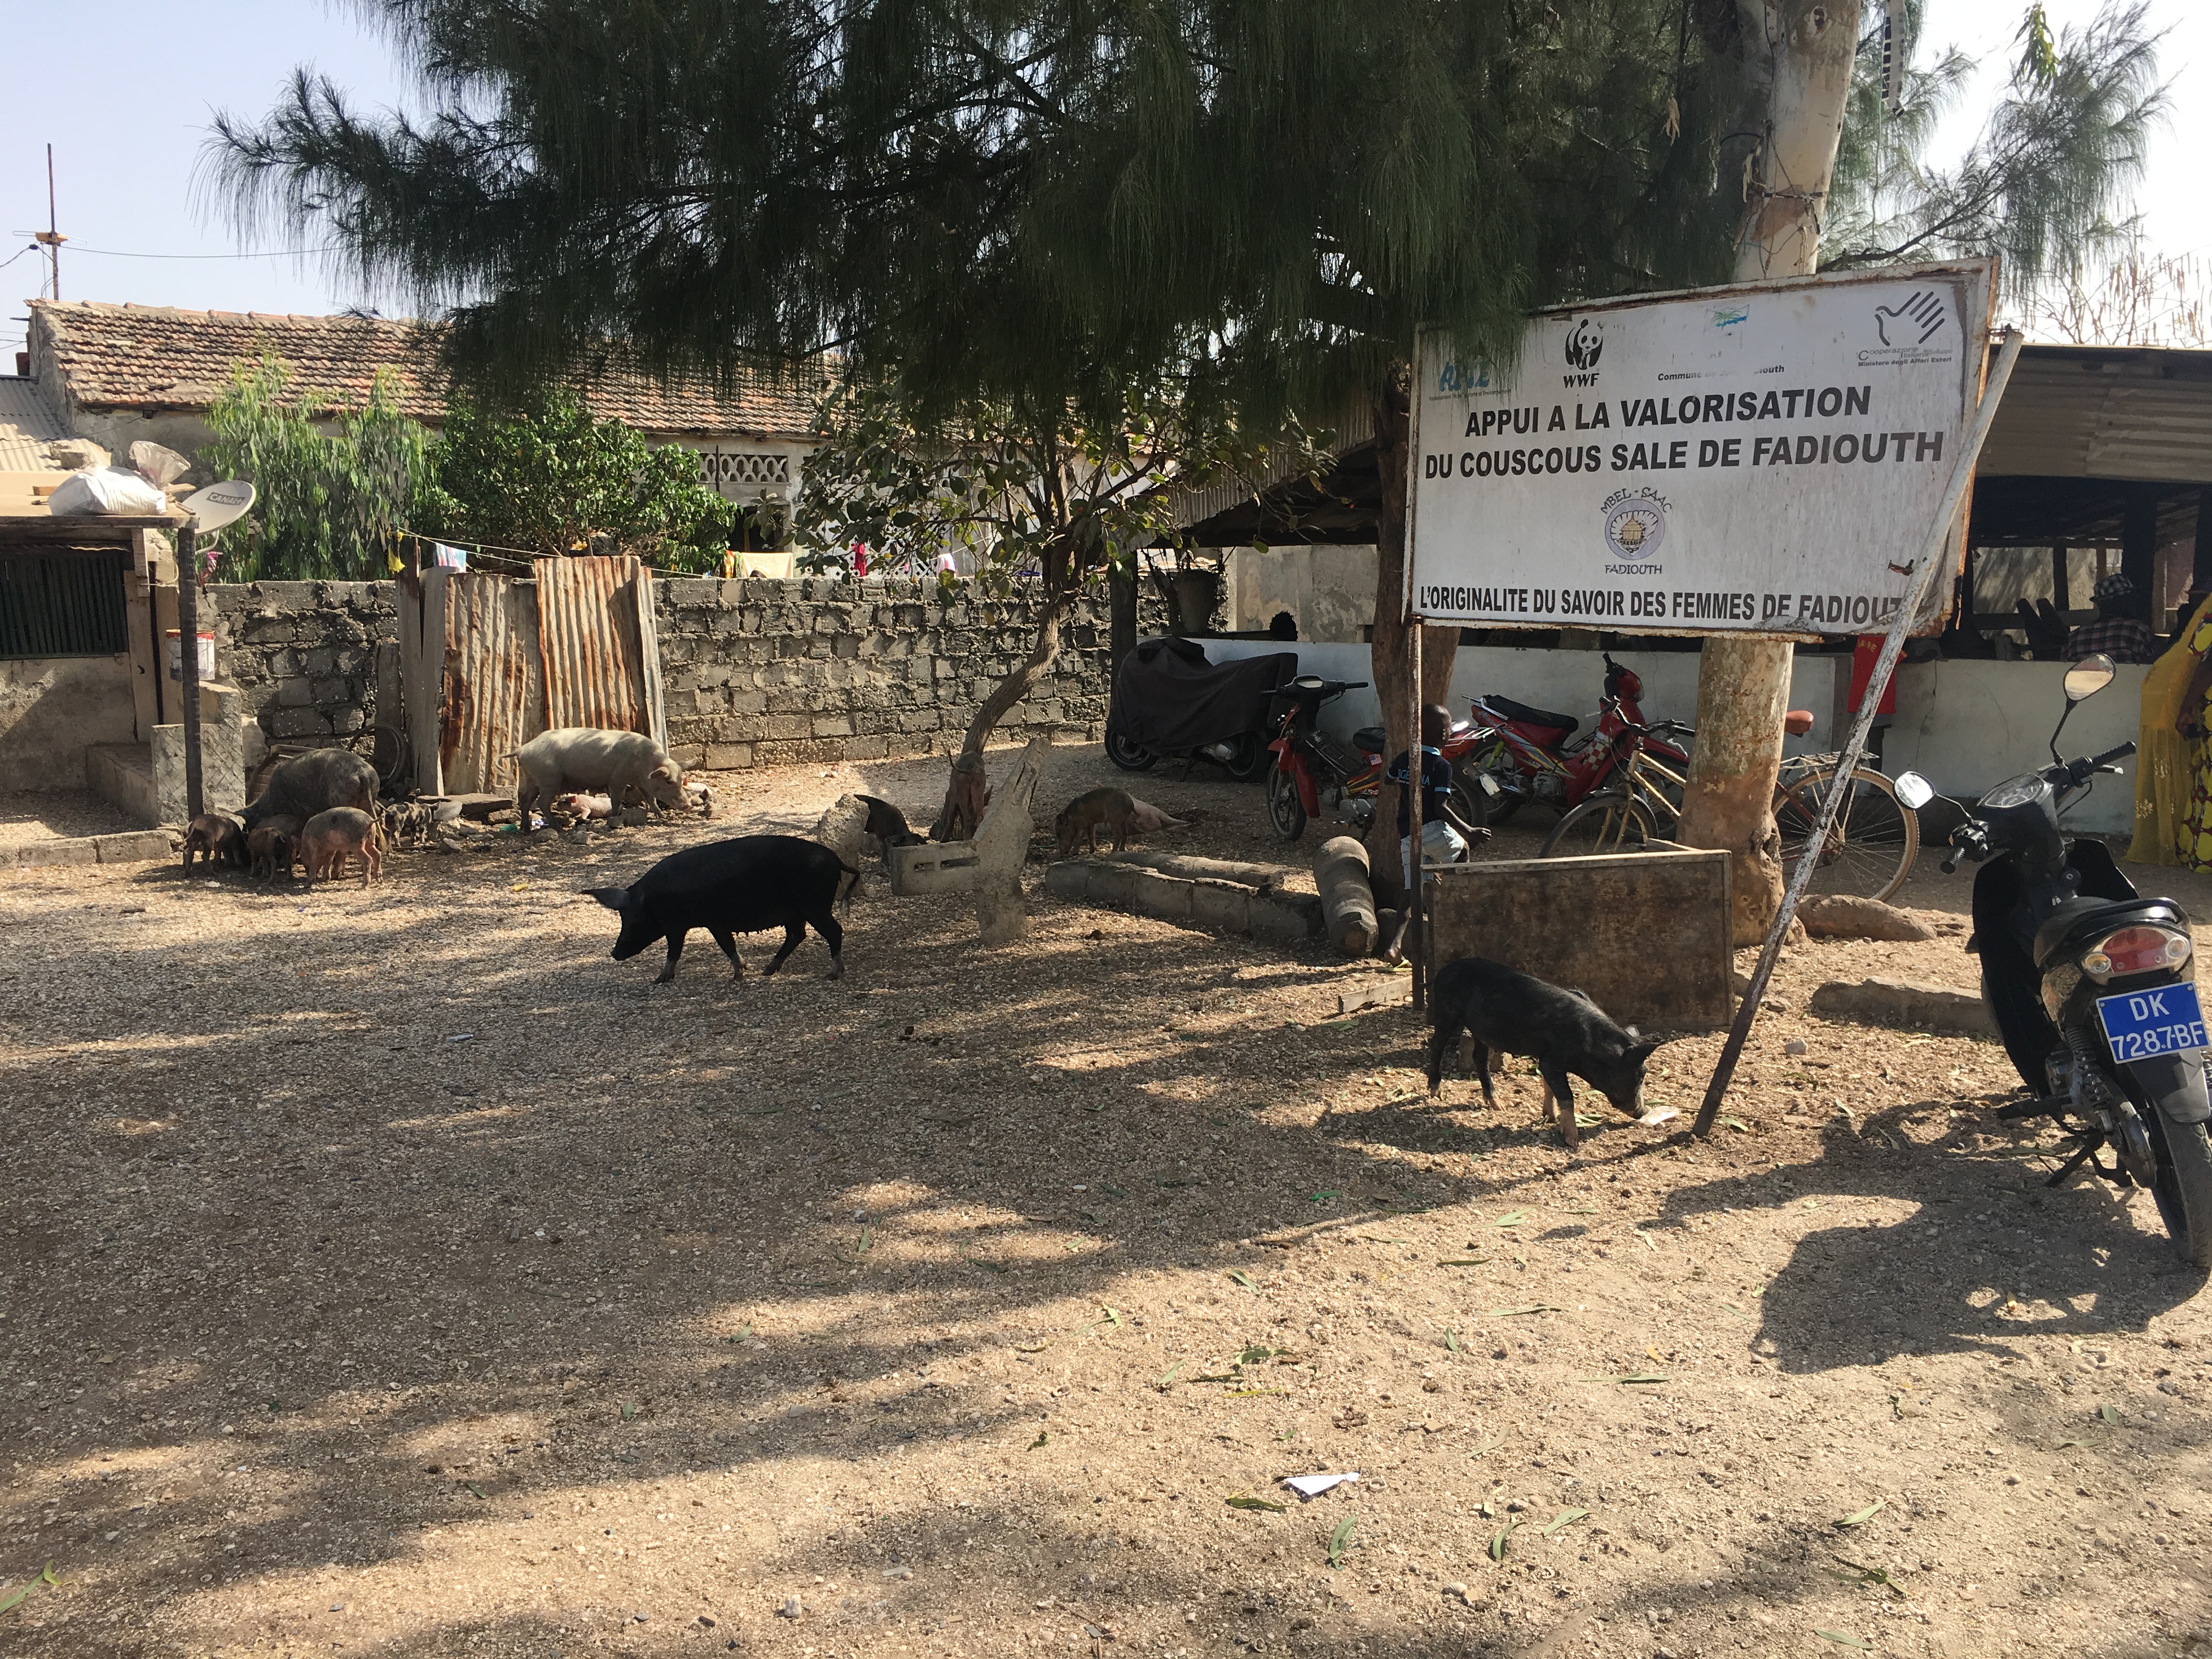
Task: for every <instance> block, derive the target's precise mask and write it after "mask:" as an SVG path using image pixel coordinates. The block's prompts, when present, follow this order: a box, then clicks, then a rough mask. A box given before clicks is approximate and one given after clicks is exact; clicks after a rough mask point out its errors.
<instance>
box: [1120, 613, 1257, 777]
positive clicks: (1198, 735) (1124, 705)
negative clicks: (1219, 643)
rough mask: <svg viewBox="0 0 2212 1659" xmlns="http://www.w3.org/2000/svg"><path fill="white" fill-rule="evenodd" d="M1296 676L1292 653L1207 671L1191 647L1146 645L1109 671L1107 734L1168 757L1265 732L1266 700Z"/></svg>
mask: <svg viewBox="0 0 2212 1659" xmlns="http://www.w3.org/2000/svg"><path fill="white" fill-rule="evenodd" d="M1297 671H1298V656H1297V652H1295V651H1277V652H1271V653H1268V654H1267V655H1266V656H1264V657H1241V658H1237V659H1234V660H1232V661H1230V662H1224V663H1211V662H1208V661H1207V660H1206V647H1204V646H1202V645H1200V644H1199V643H1198V641H1195V640H1183V639H1172V638H1163V639H1151V640H1146V641H1141V642H1140V643H1139V645H1138V646H1137V647H1136V648H1135V649H1134V650H1133V651H1131V652H1130V653H1129V654H1128V655H1127V656H1126V657H1124V658H1122V659H1121V666H1120V667H1119V668H1118V669H1116V670H1115V674H1114V700H1113V704H1112V706H1111V707H1110V708H1109V709H1108V710H1107V714H1106V731H1107V734H1108V735H1109V737H1116V738H1121V739H1122V740H1124V741H1125V742H1127V743H1131V744H1137V745H1139V747H1142V748H1145V749H1149V750H1152V752H1154V753H1155V754H1173V753H1176V752H1177V751H1178V750H1186V749H1196V748H1198V747H1200V745H1201V744H1209V743H1224V742H1226V741H1227V740H1228V739H1230V738H1235V737H1240V736H1242V735H1243V733H1245V732H1265V731H1266V730H1267V703H1268V700H1269V698H1270V697H1271V696H1273V693H1274V690H1275V688H1276V687H1277V686H1279V685H1280V684H1283V683H1284V682H1285V680H1289V679H1293V678H1296V677H1297Z"/></svg>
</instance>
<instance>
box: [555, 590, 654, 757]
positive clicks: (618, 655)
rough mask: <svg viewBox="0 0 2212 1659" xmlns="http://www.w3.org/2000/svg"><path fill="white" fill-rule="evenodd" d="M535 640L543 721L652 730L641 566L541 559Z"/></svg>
mask: <svg viewBox="0 0 2212 1659" xmlns="http://www.w3.org/2000/svg"><path fill="white" fill-rule="evenodd" d="M537 570H538V648H539V649H540V650H541V651H543V652H544V657H545V724H546V725H547V726H549V727H558V726H598V727H599V728H600V729H602V730H605V731H611V732H645V731H649V730H650V729H651V728H652V724H653V721H652V717H651V714H650V712H649V711H648V710H647V707H646V698H645V672H644V665H643V662H642V659H641V647H640V642H639V640H638V628H637V586H636V584H637V580H638V563H637V561H636V560H635V559H634V558H631V557H630V556H628V555H627V554H624V555H620V556H586V557H576V556H568V557H562V558H557V559H539V560H538V561H537Z"/></svg>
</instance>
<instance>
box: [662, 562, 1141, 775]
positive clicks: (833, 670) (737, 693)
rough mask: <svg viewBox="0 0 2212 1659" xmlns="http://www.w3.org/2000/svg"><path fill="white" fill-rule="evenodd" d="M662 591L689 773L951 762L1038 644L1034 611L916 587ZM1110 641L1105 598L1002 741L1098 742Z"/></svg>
mask: <svg viewBox="0 0 2212 1659" xmlns="http://www.w3.org/2000/svg"><path fill="white" fill-rule="evenodd" d="M655 587H656V591H657V592H658V595H659V605H658V607H657V610H656V616H657V619H658V623H659V632H660V663H661V684H662V706H663V708H665V711H666V714H667V717H668V739H669V746H670V748H671V750H672V751H673V752H674V754H675V757H676V758H677V760H678V762H680V763H682V764H684V765H685V766H704V767H708V768H711V769H718V770H720V769H732V768H743V767H748V766H769V765H775V764H779V763H787V762H794V761H837V760H881V759H884V758H886V757H899V756H912V755H929V754H942V753H950V752H951V751H952V750H957V748H958V747H959V745H960V739H961V737H962V734H963V732H965V731H966V730H967V726H968V722H969V720H970V719H972V718H973V717H974V715H975V710H976V708H978V707H979V706H980V705H981V702H982V701H983V699H984V697H985V696H987V695H988V693H989V691H990V690H991V687H992V686H993V685H994V684H996V683H997V681H998V680H999V679H1000V678H1001V677H1003V676H1004V675H1006V673H1008V672H1010V671H1012V670H1013V669H1014V668H1015V667H1016V666H1017V665H1019V664H1020V662H1021V661H1022V660H1023V659H1024V658H1025V657H1026V656H1027V655H1028V653H1029V650H1030V643H1031V641H1033V640H1034V638H1035V630H1036V620H1035V618H1036V606H1035V605H1034V604H1033V603H1013V604H1006V605H1000V604H994V603H993V602H991V601H988V600H984V599H975V598H972V597H969V596H965V595H963V596H962V597H960V598H957V599H954V600H953V601H952V602H951V603H950V604H947V603H945V602H944V601H943V600H942V599H940V597H939V594H938V592H937V590H936V589H935V588H934V587H933V586H918V585H916V584H914V583H910V582H872V581H869V582H861V583H860V584H858V585H857V586H856V585H854V584H853V583H851V582H836V581H830V580H821V579H814V580H799V581H769V580H758V579H747V580H738V581H721V580H709V579H703V578H678V579H675V580H665V581H660V582H657V583H656V584H655ZM1108 635H1109V625H1108V618H1107V610H1106V604H1105V599H1104V596H1103V594H1102V595H1100V596H1099V597H1098V598H1097V599H1084V600H1079V601H1078V603H1077V605H1076V606H1075V608H1074V611H1073V614H1072V615H1071V617H1070V618H1069V620H1068V622H1067V623H1066V627H1065V629H1063V631H1062V635H1061V643H1060V659H1059V661H1058V663H1057V664H1056V665H1054V671H1053V672H1052V673H1050V674H1048V675H1047V676H1046V677H1045V678H1044V679H1043V680H1042V681H1041V682H1039V684H1037V685H1036V688H1035V689H1033V690H1031V691H1030V695H1029V696H1028V697H1027V698H1025V699H1024V701H1023V702H1021V703H1019V704H1018V705H1016V707H1015V708H1014V709H1013V711H1012V713H1011V714H1009V715H1008V716H1007V718H1006V720H1004V721H1002V722H1001V723H1000V727H999V731H998V740H999V741H1000V742H1006V741H1009V740H1015V739H1019V738H1025V737H1028V736H1030V735H1031V734H1032V733H1034V732H1040V731H1057V732H1069V731H1071V730H1072V731H1073V732H1081V733H1082V734H1084V735H1085V736H1087V737H1091V738H1097V737H1099V736H1102V735H1103V732H1104V731H1105V725H1106V699H1107V689H1108V686H1107V666H1106V655H1107V649H1108Z"/></svg>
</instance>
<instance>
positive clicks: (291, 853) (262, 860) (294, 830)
mask: <svg viewBox="0 0 2212 1659" xmlns="http://www.w3.org/2000/svg"><path fill="white" fill-rule="evenodd" d="M299 835H300V821H299V819H297V818H288V817H270V818H264V819H262V820H261V822H260V823H257V824H255V825H254V826H253V828H252V829H249V830H247V831H246V854H247V855H248V856H249V857H250V858H251V859H252V861H253V873H254V874H255V875H257V876H258V877H260V878H262V879H263V880H264V881H274V880H276V875H277V872H279V871H282V872H283V874H284V877H285V878H286V879H287V880H289V879H290V878H291V874H292V866H293V865H294V864H295V863H297V862H298V861H299V854H298V852H297V850H296V849H297V845H298V841H299Z"/></svg>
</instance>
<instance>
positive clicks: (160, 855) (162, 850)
mask: <svg viewBox="0 0 2212 1659" xmlns="http://www.w3.org/2000/svg"><path fill="white" fill-rule="evenodd" d="M179 845H181V842H179V839H178V837H177V836H173V835H172V834H171V833H170V832H169V831H168V830H167V829H126V830H125V831H123V832H122V833H121V834H119V835H113V836H66V837H64V838H63V839H61V840H58V841H34V842H28V843H27V844H25V845H23V846H21V847H9V848H0V867H4V868H9V869H16V870H27V869H37V868H40V867H42V866H58V865H65V864H153V863H157V862H159V861H160V860H163V859H168V858H173V857H175V856H176V852H177V848H178V847H179Z"/></svg>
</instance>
